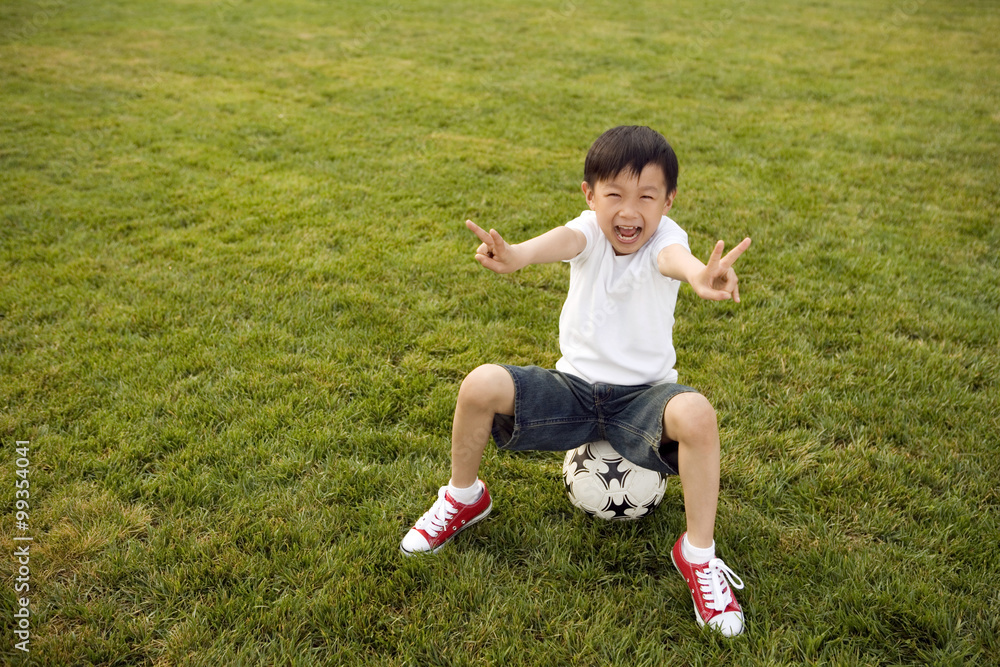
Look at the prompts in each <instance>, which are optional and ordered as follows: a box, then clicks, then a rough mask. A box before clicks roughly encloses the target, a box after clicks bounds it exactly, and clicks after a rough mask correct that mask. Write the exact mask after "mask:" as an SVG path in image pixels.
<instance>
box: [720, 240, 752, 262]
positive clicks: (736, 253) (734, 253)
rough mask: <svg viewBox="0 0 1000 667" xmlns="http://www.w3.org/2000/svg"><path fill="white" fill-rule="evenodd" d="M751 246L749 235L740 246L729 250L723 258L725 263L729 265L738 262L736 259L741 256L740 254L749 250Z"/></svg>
mask: <svg viewBox="0 0 1000 667" xmlns="http://www.w3.org/2000/svg"><path fill="white" fill-rule="evenodd" d="M720 243H721V241H720ZM749 247H750V238H749V237H747V238H745V239H743V240H742V241H741V242H740V244H739V245H738V246H736V247H735V248H733V249H732V250H730V251H729V253H728V254H727V255H726V256H725V258H724V259H723V260H722V263H723V265H725V266H727V267H729V266H732V265H733V264H735V263H736V260H738V259H739V258H740V255H742V254H743V253H745V252H746V251H747V248H749Z"/></svg>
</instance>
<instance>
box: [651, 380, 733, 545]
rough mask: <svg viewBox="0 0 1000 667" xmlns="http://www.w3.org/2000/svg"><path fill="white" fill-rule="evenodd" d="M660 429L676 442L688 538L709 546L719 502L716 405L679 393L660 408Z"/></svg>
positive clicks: (703, 398)
mask: <svg viewBox="0 0 1000 667" xmlns="http://www.w3.org/2000/svg"><path fill="white" fill-rule="evenodd" d="M663 432H664V434H665V436H666V439H668V440H674V441H676V442H677V443H678V444H677V468H678V472H679V473H680V478H681V487H682V491H683V493H684V510H685V514H686V515H687V534H688V541H689V542H690V543H691V545H692V546H694V547H700V548H709V547H711V546H712V544H713V540H714V535H715V512H716V508H717V506H718V504H719V466H720V446H719V425H718V420H717V419H716V416H715V409H714V408H712V405H711V404H710V403H709V402H708V399H707V398H705V397H704V396H702V395H701V394H697V393H685V394H678V395H677V396H675V397H674V398H672V399H671V400H670V402H668V403H667V407H666V408H665V409H664V411H663Z"/></svg>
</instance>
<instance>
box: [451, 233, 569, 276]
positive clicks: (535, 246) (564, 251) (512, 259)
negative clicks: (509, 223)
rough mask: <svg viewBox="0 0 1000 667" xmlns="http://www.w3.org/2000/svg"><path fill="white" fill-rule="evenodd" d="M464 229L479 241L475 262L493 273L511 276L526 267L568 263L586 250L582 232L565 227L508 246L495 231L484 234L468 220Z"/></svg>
mask: <svg viewBox="0 0 1000 667" xmlns="http://www.w3.org/2000/svg"><path fill="white" fill-rule="evenodd" d="M465 226H466V227H468V228H469V231H471V232H472V233H473V234H475V235H476V236H478V237H479V240H480V241H482V244H481V245H480V246H479V248H477V249H476V261H478V262H479V263H480V264H482V265H483V266H484V267H485V268H487V269H489V270H490V271H494V272H496V273H513V272H514V271H517V270H518V269H523V268H524V267H526V266H528V265H530V264H547V263H549V262H561V261H565V260H570V259H573V258H574V257H576V256H577V255H579V254H580V253H581V252H583V249H584V248H585V247H586V246H587V238H586V237H585V236H584V235H583V232H578V231H577V230H575V229H570V228H569V227H556V228H555V229H552V230H549V231H547V232H545V233H544V234H542V235H541V236H536V237H535V238H533V239H529V240H527V241H525V242H523V243H517V244H515V245H511V244H509V243H507V242H506V241H504V239H503V237H502V236H500V234H499V233H498V232H497V231H496V230H495V229H491V230H490V231H488V232H487V231H485V230H483V229H482V228H481V227H479V226H478V225H477V224H476V223H474V222H472V220H466V221H465Z"/></svg>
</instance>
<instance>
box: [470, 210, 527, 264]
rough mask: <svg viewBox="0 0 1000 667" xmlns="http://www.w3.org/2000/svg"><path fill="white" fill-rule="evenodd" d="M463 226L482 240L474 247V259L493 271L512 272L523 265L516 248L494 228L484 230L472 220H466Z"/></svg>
mask: <svg viewBox="0 0 1000 667" xmlns="http://www.w3.org/2000/svg"><path fill="white" fill-rule="evenodd" d="M465 226H466V227H468V228H469V231H470V232H472V233H473V234H475V235H476V236H478V237H479V240H480V241H482V243H481V244H480V246H479V247H478V248H477V249H476V261H477V262H479V263H480V264H482V265H483V266H484V267H485V268H487V269H489V270H490V271H493V272H495V273H513V272H514V271H517V270H518V269H520V268H522V267H523V266H524V262H523V261H522V258H521V257H520V254H519V253H518V252H517V250H516V248H515V247H514V246H512V245H510V244H509V243H507V242H506V241H504V240H503V237H502V236H500V232H498V231H497V230H495V229H491V230H490V231H488V232H487V231H485V230H484V229H483V228H482V227H480V226H479V225H477V224H476V223H474V222H473V221H472V220H466V221H465Z"/></svg>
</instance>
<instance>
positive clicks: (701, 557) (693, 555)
mask: <svg viewBox="0 0 1000 667" xmlns="http://www.w3.org/2000/svg"><path fill="white" fill-rule="evenodd" d="M681 555H682V556H684V560H686V561H687V562H689V563H698V564H701V563H707V562H708V561H710V560H712V559H713V558H715V541H714V540H713V541H712V546H710V547H707V548H705V549H702V548H701V547H694V546H691V543H690V542H688V536H687V534H686V533H685V535H684V540H683V541H682V542H681Z"/></svg>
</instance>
